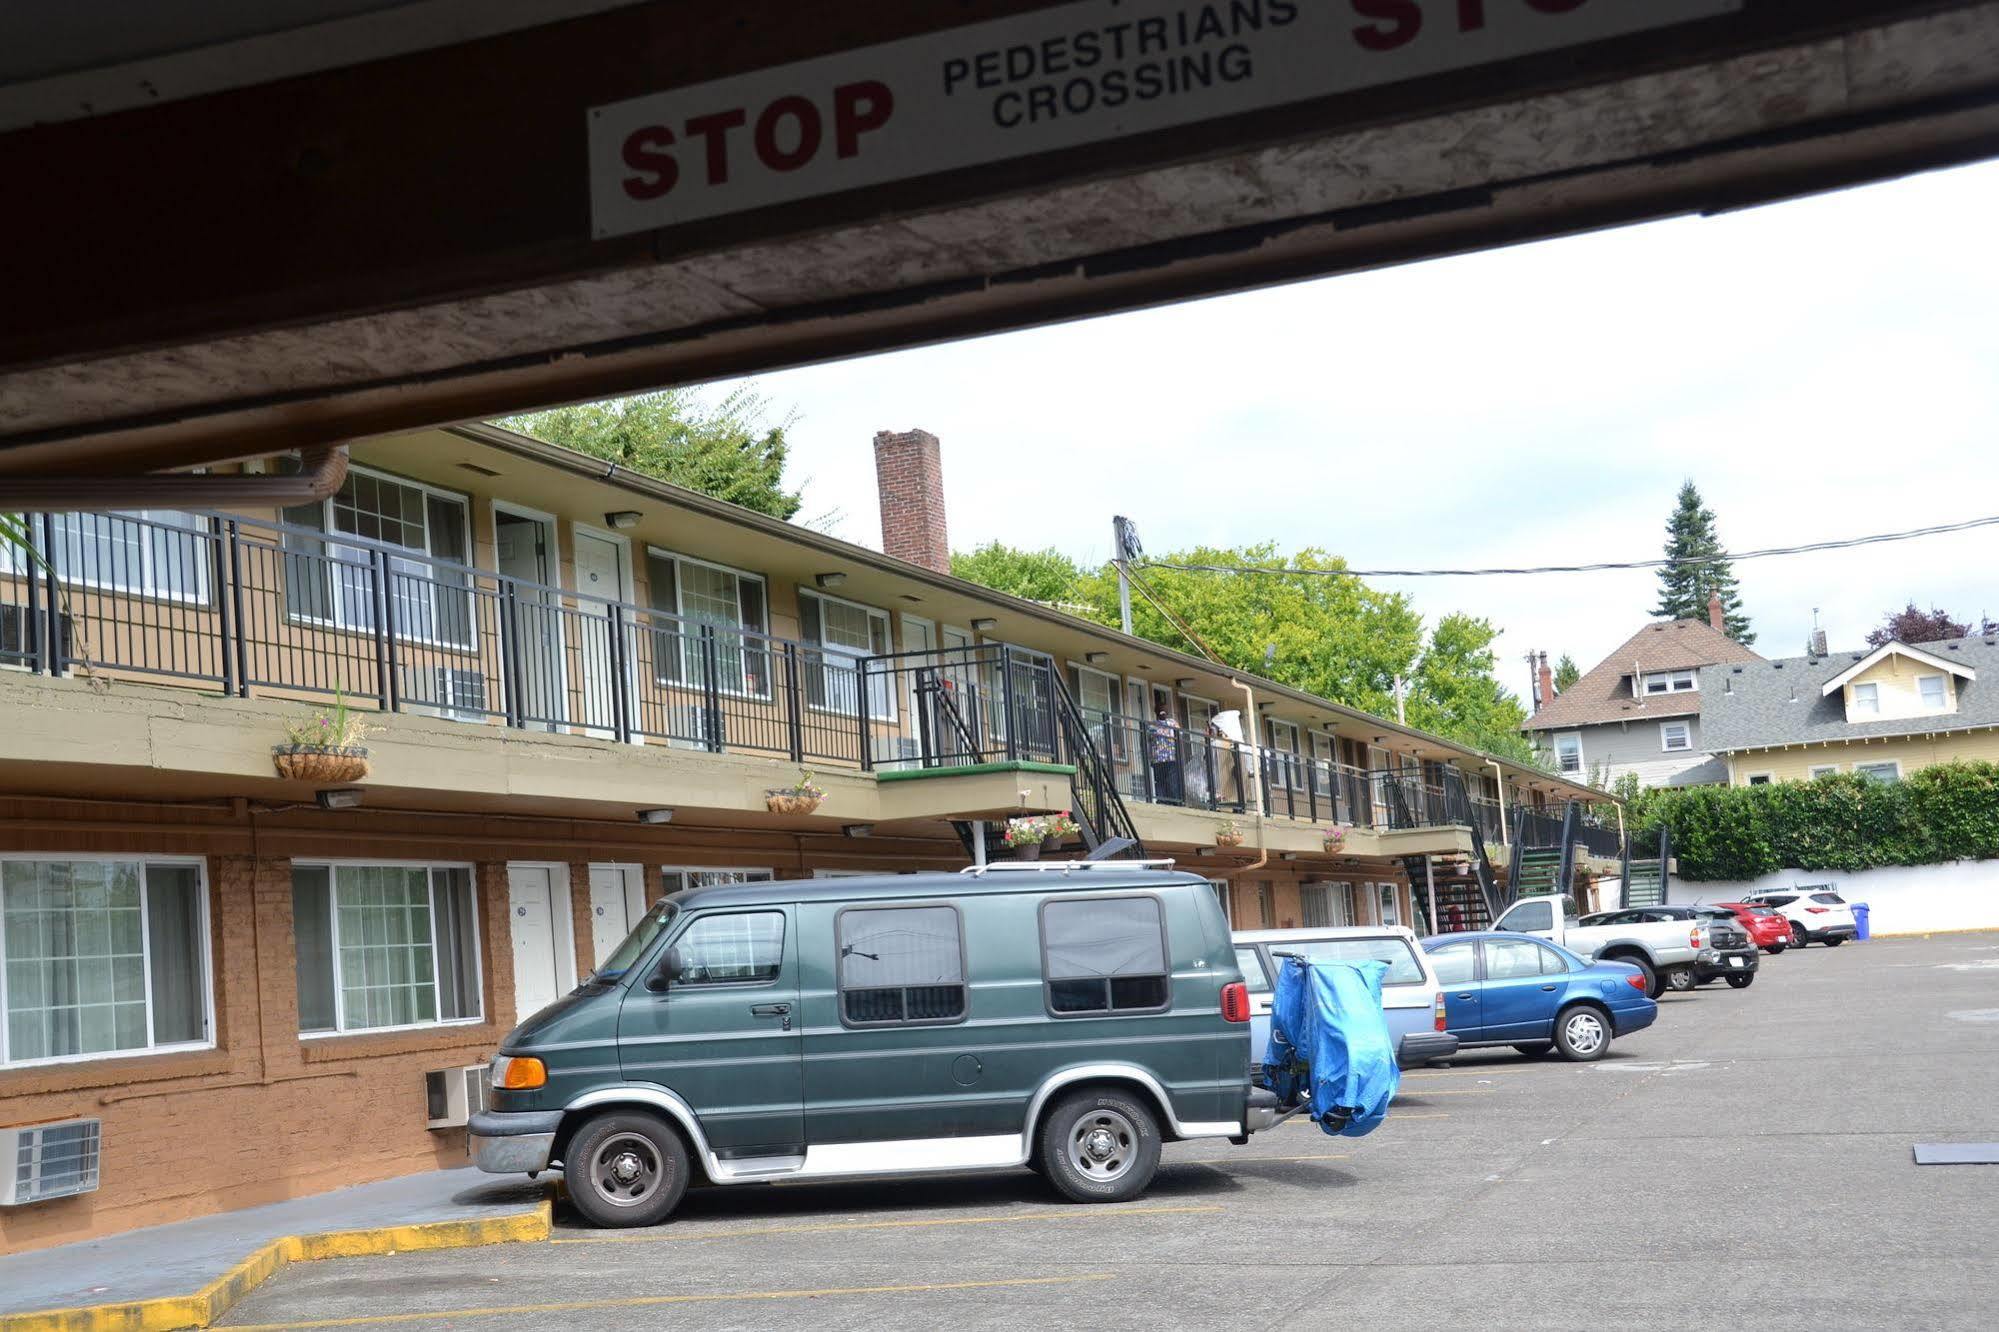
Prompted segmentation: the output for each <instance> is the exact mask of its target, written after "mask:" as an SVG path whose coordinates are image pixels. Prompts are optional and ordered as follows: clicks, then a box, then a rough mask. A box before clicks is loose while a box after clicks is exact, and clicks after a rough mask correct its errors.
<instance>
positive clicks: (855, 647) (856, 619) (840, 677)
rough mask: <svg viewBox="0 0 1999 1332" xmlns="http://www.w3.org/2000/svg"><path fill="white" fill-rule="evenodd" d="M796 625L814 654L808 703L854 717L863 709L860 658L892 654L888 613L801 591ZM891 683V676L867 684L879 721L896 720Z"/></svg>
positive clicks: (870, 710) (807, 679) (811, 655)
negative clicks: (860, 701) (854, 714)
mask: <svg viewBox="0 0 1999 1332" xmlns="http://www.w3.org/2000/svg"><path fill="white" fill-rule="evenodd" d="M798 622H799V626H800V629H801V631H802V637H803V638H804V639H805V641H806V642H807V643H809V644H811V645H812V647H813V648H814V649H816V650H815V651H812V652H808V653H807V654H806V672H805V701H806V703H807V704H809V705H810V706H812V707H815V708H822V709H825V710H826V711H829V712H844V713H848V714H849V715H852V714H853V713H854V712H856V711H857V710H858V708H859V706H860V704H859V695H860V669H861V658H863V657H881V656H886V655H888V654H889V653H890V652H892V651H894V648H893V646H892V645H891V643H890V639H889V632H888V615H887V613H886V612H883V611H878V610H875V609H874V608H873V607H871V606H862V605H858V604H856V603H855V602H851V601H841V600H839V599H838V598H836V597H829V596H825V595H824V594H822V593H818V592H807V591H806V590H805V589H803V588H800V589H799V591H798ZM893 681H894V677H893V676H892V675H889V674H887V673H884V674H882V675H880V676H878V677H876V678H874V679H871V680H869V681H868V716H870V717H872V718H874V719H875V720H877V721H894V720H895V690H894V688H893Z"/></svg>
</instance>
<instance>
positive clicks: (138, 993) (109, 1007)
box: [0, 858, 210, 1065]
mask: <svg viewBox="0 0 1999 1332" xmlns="http://www.w3.org/2000/svg"><path fill="white" fill-rule="evenodd" d="M0 940H4V944H5V947H4V951H0V1014H4V1016H5V1021H4V1022H0V1065H13V1064H29V1063H38V1062H41V1061H44V1060H59V1059H79V1058H88V1057H90V1056H94V1055H112V1054H119V1053H124V1052H138V1051H153V1050H172V1049H186V1048H189V1047H200V1046H205V1045H208V1044H209V1043H210V1037H209V984H208V893H207V888H206V885H205V884H204V883H203V881H202V871H201V866H200V865H198V864H193V863H173V862H166V861H140V860H53V859H51V860H36V859H25V858H24V859H8V860H3V861H0Z"/></svg>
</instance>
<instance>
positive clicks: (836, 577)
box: [812, 571, 847, 588]
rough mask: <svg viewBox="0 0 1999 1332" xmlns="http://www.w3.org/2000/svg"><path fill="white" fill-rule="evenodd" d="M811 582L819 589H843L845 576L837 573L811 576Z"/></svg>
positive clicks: (845, 580)
mask: <svg viewBox="0 0 1999 1332" xmlns="http://www.w3.org/2000/svg"><path fill="white" fill-rule="evenodd" d="M812 581H813V582H815V583H817V584H818V585H819V586H820V587H826V588H833V587H843V586H845V585H846V582H847V575H845V574H843V573H839V572H837V571H836V572H833V573H822V574H813V575H812Z"/></svg>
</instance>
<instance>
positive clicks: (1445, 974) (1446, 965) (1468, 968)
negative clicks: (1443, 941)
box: [1430, 943, 1478, 985]
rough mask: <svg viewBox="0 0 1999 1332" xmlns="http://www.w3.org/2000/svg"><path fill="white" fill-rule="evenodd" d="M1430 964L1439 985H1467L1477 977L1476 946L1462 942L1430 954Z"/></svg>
mask: <svg viewBox="0 0 1999 1332" xmlns="http://www.w3.org/2000/svg"><path fill="white" fill-rule="evenodd" d="M1430 966H1431V968H1432V969H1433V970H1435V971H1436V973H1437V983H1438V984H1440V985H1468V984H1470V983H1471V982H1472V981H1474V980H1476V979H1478V954H1477V946H1476V945H1474V944H1468V943H1462V944H1452V945H1451V946H1450V947H1448V948H1439V949H1438V950H1437V951H1436V952H1434V953H1432V954H1430Z"/></svg>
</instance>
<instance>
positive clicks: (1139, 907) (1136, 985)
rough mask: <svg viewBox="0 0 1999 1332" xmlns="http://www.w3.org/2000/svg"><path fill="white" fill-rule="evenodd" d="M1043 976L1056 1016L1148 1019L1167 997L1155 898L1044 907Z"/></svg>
mask: <svg viewBox="0 0 1999 1332" xmlns="http://www.w3.org/2000/svg"><path fill="white" fill-rule="evenodd" d="M1041 974H1042V978H1043V980H1044V981H1045V982H1046V983H1047V986H1048V1011H1049V1012H1051V1013H1054V1014H1056V1015H1057V1016H1061V1017H1073V1016H1080V1015H1083V1014H1089V1013H1129V1012H1150V1011H1156V1010H1158V1009H1161V1008H1164V1007H1166V1005H1167V1002H1168V1000H1169V999H1170V997H1171V976H1170V974H1169V973H1168V970H1167V966H1166V921H1165V917H1164V915H1163V914H1162V913H1161V912H1160V909H1159V899H1158V898H1155V897H1091V898H1068V899H1050V900H1049V901H1046V902H1043V903H1042V904H1041Z"/></svg>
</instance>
